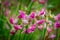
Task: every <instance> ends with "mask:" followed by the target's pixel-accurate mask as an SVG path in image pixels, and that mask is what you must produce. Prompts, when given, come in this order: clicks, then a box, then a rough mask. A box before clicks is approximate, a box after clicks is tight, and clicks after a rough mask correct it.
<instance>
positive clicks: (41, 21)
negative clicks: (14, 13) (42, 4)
mask: <svg viewBox="0 0 60 40" xmlns="http://www.w3.org/2000/svg"><path fill="white" fill-rule="evenodd" d="M36 23H37V24H39V25H40V24H43V23H44V19H41V20H37V22H36Z"/></svg>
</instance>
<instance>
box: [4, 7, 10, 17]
mask: <svg viewBox="0 0 60 40" xmlns="http://www.w3.org/2000/svg"><path fill="white" fill-rule="evenodd" d="M8 14H9V9H8V8H7V9H6V10H5V16H6V17H7V16H8Z"/></svg>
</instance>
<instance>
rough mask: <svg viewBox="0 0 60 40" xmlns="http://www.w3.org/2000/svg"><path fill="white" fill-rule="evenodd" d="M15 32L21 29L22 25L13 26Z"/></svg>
mask: <svg viewBox="0 0 60 40" xmlns="http://www.w3.org/2000/svg"><path fill="white" fill-rule="evenodd" d="M14 28H15V30H19V29H22V25H14Z"/></svg>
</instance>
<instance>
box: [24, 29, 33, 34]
mask: <svg viewBox="0 0 60 40" xmlns="http://www.w3.org/2000/svg"><path fill="white" fill-rule="evenodd" d="M24 32H25V33H26V34H29V33H31V32H32V30H30V29H27V30H24Z"/></svg>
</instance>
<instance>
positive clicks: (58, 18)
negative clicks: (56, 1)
mask: <svg viewBox="0 0 60 40" xmlns="http://www.w3.org/2000/svg"><path fill="white" fill-rule="evenodd" d="M54 19H55V20H56V21H58V20H60V13H59V14H57V15H56V16H54Z"/></svg>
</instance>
